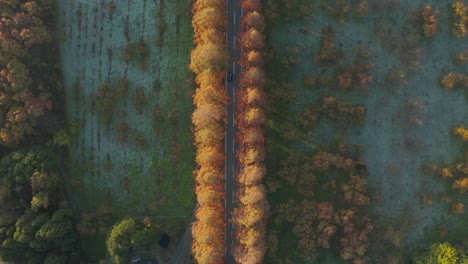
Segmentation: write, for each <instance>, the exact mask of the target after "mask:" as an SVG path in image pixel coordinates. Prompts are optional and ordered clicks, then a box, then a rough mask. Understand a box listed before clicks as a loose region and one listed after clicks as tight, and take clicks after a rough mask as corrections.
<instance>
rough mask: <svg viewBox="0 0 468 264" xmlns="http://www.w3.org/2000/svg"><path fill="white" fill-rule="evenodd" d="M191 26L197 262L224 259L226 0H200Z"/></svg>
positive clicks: (196, 3) (193, 250) (194, 10)
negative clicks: (194, 76)
mask: <svg viewBox="0 0 468 264" xmlns="http://www.w3.org/2000/svg"><path fill="white" fill-rule="evenodd" d="M192 12H193V18H192V26H193V29H194V40H195V43H196V47H195V48H194V49H193V50H192V54H191V63H190V69H191V70H192V71H193V72H194V73H195V74H196V75H197V77H196V83H197V85H198V88H197V89H196V91H195V95H194V97H193V102H194V105H195V110H194V112H193V115H192V122H193V131H194V134H195V146H196V148H197V152H196V162H197V163H198V167H197V169H196V170H195V172H194V175H195V184H196V186H195V193H196V195H197V202H198V204H197V208H196V211H195V217H196V221H195V222H194V223H193V224H192V236H193V242H192V253H193V255H194V257H195V260H196V261H197V262H198V263H214V264H215V263H224V252H225V241H224V240H225V234H224V231H225V226H226V221H225V213H224V212H225V208H224V197H225V194H224V174H225V170H224V161H225V153H224V140H223V139H224V127H225V123H226V110H225V109H226V108H225V107H226V105H227V102H228V96H227V94H226V91H225V88H224V82H223V80H224V72H225V63H226V43H225V35H226V28H227V16H226V3H225V1H224V0H198V1H196V2H195V3H194V5H193V10H192Z"/></svg>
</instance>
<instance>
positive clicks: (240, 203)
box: [233, 0, 269, 263]
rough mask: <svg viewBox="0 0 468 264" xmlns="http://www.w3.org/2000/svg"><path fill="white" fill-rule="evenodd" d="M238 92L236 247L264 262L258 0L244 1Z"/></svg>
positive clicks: (239, 256) (242, 255)
mask: <svg viewBox="0 0 468 264" xmlns="http://www.w3.org/2000/svg"><path fill="white" fill-rule="evenodd" d="M241 5H242V9H243V11H244V15H243V16H242V18H241V33H240V47H241V61H240V63H241V65H242V67H243V71H242V73H241V76H240V84H239V85H240V88H241V89H240V91H239V92H238V93H237V95H236V96H237V99H238V100H237V101H236V102H237V109H238V112H237V116H236V122H237V127H238V133H237V141H238V149H237V157H238V163H239V172H238V175H237V177H236V179H237V191H236V208H235V209H234V210H233V223H234V238H235V242H234V248H233V255H234V259H235V261H236V262H237V263H262V262H263V259H264V255H265V251H266V220H267V216H268V214H269V205H268V201H267V198H266V188H265V187H264V185H263V184H262V180H263V178H264V177H265V174H266V167H265V164H264V160H265V147H264V131H263V128H262V125H263V123H264V122H265V107H266V96H265V94H264V91H263V87H264V85H265V73H264V71H263V56H262V49H263V47H264V45H265V36H264V34H263V31H264V28H265V20H264V17H263V15H262V14H261V1H260V0H244V1H242V2H241Z"/></svg>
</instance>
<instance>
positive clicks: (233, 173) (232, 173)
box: [232, 164, 234, 178]
mask: <svg viewBox="0 0 468 264" xmlns="http://www.w3.org/2000/svg"><path fill="white" fill-rule="evenodd" d="M232 176H233V178H234V164H232Z"/></svg>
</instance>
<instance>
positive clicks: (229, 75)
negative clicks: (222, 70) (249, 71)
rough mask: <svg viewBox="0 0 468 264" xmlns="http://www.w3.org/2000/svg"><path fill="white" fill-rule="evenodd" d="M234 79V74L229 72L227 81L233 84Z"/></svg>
mask: <svg viewBox="0 0 468 264" xmlns="http://www.w3.org/2000/svg"><path fill="white" fill-rule="evenodd" d="M233 78H234V75H233V74H232V72H230V71H228V72H227V75H226V79H227V81H228V82H232V79H233Z"/></svg>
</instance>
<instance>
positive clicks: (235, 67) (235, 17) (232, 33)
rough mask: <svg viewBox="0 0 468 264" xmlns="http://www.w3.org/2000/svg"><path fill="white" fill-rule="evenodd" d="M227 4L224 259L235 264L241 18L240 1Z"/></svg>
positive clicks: (229, 263)
mask: <svg viewBox="0 0 468 264" xmlns="http://www.w3.org/2000/svg"><path fill="white" fill-rule="evenodd" d="M226 3H227V6H228V8H227V12H228V21H229V23H228V30H227V34H226V45H227V50H228V52H229V54H230V56H229V58H228V59H227V61H226V70H227V71H230V72H232V74H233V78H232V81H231V82H228V81H227V79H226V83H225V86H226V91H227V94H228V95H229V103H228V105H227V124H226V134H225V139H224V140H225V141H224V146H225V147H224V149H225V152H226V174H225V179H226V181H225V182H226V183H225V184H226V185H225V191H226V199H225V214H226V215H225V218H226V220H227V221H228V222H227V224H226V233H225V239H226V259H225V263H228V264H231V263H235V262H234V258H233V256H232V254H231V252H232V250H231V249H232V243H233V236H232V223H230V222H229V219H231V211H232V209H234V190H235V187H236V182H235V178H234V177H235V174H234V173H235V170H236V166H237V165H236V163H237V162H236V161H237V160H236V147H235V137H236V127H235V124H234V120H235V112H236V107H235V93H236V89H237V80H238V78H237V77H238V76H239V74H240V71H241V67H240V65H239V64H237V61H238V59H239V52H238V50H237V47H236V37H237V33H238V32H239V29H240V27H239V25H240V23H239V22H240V17H241V12H242V11H241V8H240V5H239V4H240V1H238V0H226Z"/></svg>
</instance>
